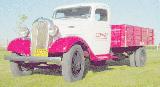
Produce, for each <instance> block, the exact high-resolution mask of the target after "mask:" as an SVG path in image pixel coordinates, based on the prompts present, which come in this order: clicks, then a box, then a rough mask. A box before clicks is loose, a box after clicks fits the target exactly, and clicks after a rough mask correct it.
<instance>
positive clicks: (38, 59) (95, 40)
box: [5, 3, 154, 82]
mask: <svg viewBox="0 0 160 87" xmlns="http://www.w3.org/2000/svg"><path fill="white" fill-rule="evenodd" d="M110 15H111V14H110V10H109V7H108V6H107V5H105V4H102V3H85V4H84V3H83V4H74V5H67V6H61V7H57V8H55V9H54V13H53V20H50V19H47V18H38V19H37V20H35V21H34V22H33V25H32V26H33V27H32V29H31V30H29V29H28V28H27V27H21V30H20V32H19V34H20V37H18V38H16V39H14V40H12V41H11V42H10V43H9V45H8V48H7V50H8V51H9V52H11V53H12V55H11V56H6V57H5V59H6V60H9V61H10V64H11V72H12V73H13V75H15V76H22V75H28V74H31V73H32V71H33V70H34V69H35V68H43V69H45V68H46V69H52V68H53V67H52V66H53V65H59V66H61V70H62V75H63V76H64V79H65V80H67V81H70V82H72V81H77V80H80V79H82V78H83V77H84V74H85V72H86V71H87V70H88V67H89V65H90V64H92V65H94V66H101V65H104V64H106V61H110V60H114V61H120V60H123V59H128V61H129V62H128V63H129V65H130V66H135V67H141V66H144V64H145V61H146V52H145V46H147V45H153V44H154V31H153V29H150V28H143V27H139V26H133V25H127V24H119V25H110V18H111V17H110Z"/></svg>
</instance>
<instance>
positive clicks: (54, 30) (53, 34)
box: [49, 25, 59, 37]
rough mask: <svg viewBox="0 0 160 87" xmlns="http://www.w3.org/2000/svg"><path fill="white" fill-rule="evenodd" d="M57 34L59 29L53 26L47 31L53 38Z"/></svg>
mask: <svg viewBox="0 0 160 87" xmlns="http://www.w3.org/2000/svg"><path fill="white" fill-rule="evenodd" d="M58 33H59V29H58V27H57V26H55V25H54V26H53V27H50V29H49V35H50V36H52V37H54V36H56V35H58Z"/></svg>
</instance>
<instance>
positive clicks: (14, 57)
mask: <svg viewBox="0 0 160 87" xmlns="http://www.w3.org/2000/svg"><path fill="white" fill-rule="evenodd" d="M4 59H5V60H9V61H23V62H26V63H30V62H31V63H38V62H52V63H53V64H58V65H60V64H61V62H62V58H61V57H34V56H18V55H11V56H5V58H4Z"/></svg>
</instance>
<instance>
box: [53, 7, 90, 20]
mask: <svg viewBox="0 0 160 87" xmlns="http://www.w3.org/2000/svg"><path fill="white" fill-rule="evenodd" d="M90 8H91V7H88V6H83V7H75V8H66V9H59V10H57V11H56V13H55V19H61V18H84V19H87V18H89V17H90Z"/></svg>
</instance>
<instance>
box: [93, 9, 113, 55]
mask: <svg viewBox="0 0 160 87" xmlns="http://www.w3.org/2000/svg"><path fill="white" fill-rule="evenodd" d="M108 16H109V14H108V12H107V10H106V9H103V8H96V9H95V10H94V15H93V22H92V23H93V24H92V25H93V27H92V30H93V31H92V33H93V34H94V35H93V41H92V45H93V46H94V47H93V46H92V47H93V52H94V53H95V54H96V55H101V54H107V53H109V52H110V43H111V28H110V25H109V17H108Z"/></svg>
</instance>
